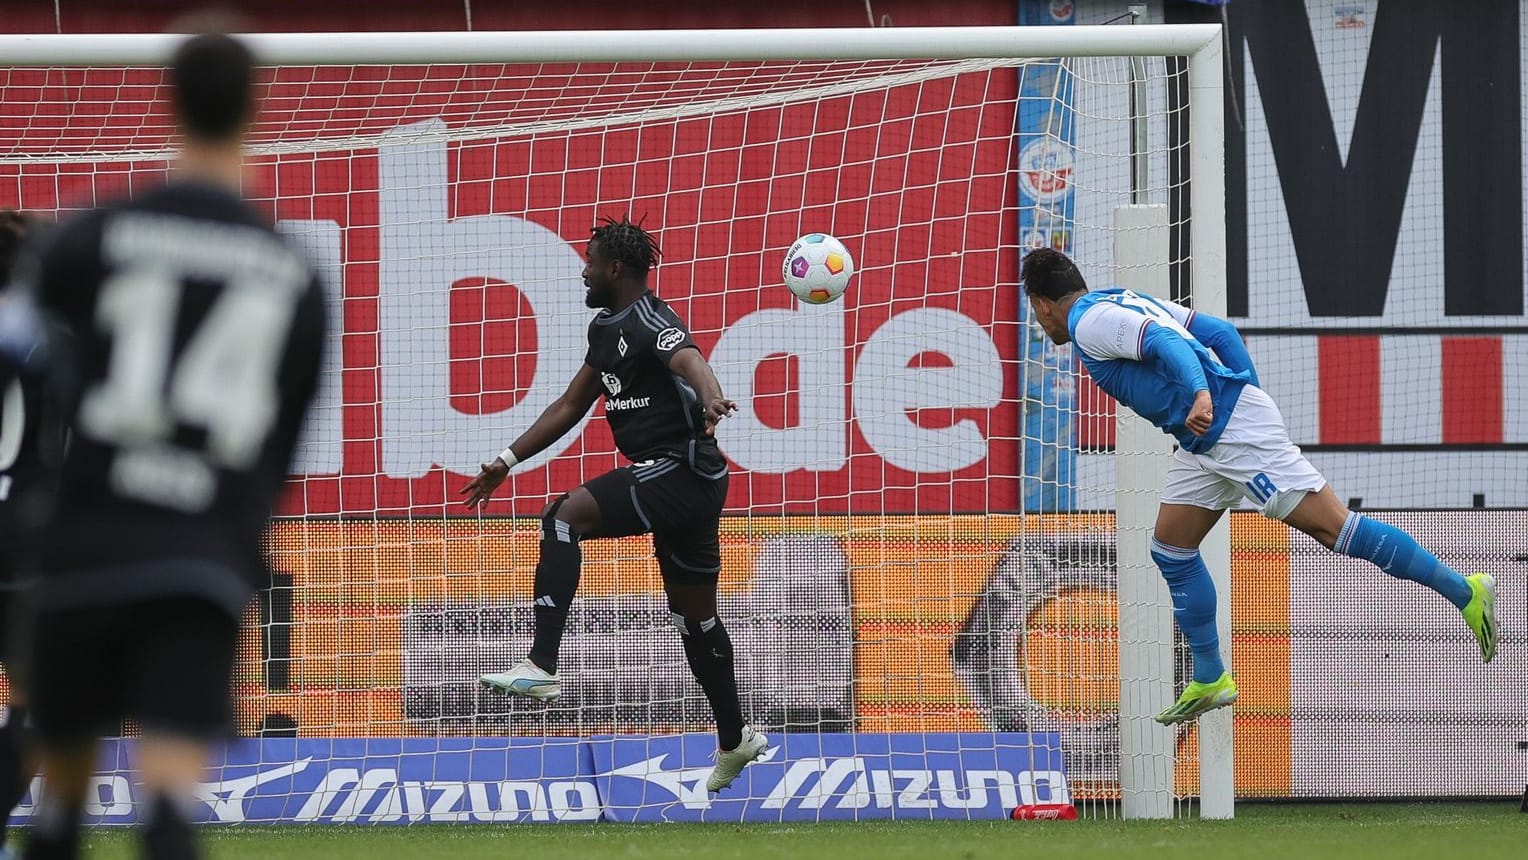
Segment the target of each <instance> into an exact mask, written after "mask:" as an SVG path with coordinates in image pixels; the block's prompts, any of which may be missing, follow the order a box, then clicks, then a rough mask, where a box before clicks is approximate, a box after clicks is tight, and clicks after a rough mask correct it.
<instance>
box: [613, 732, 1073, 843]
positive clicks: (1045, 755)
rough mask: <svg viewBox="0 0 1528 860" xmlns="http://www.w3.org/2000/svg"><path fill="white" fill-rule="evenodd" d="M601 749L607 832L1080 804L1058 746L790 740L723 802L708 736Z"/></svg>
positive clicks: (895, 738)
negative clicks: (647, 825)
mask: <svg viewBox="0 0 1528 860" xmlns="http://www.w3.org/2000/svg"><path fill="white" fill-rule="evenodd" d="M592 745H593V747H594V766H595V769H596V770H597V771H598V772H599V774H600V776H599V777H598V780H599V783H600V791H601V793H602V796H603V797H604V799H605V818H606V819H607V820H609V821H629V822H656V821H857V820H862V819H871V818H958V819H971V818H1007V817H1008V814H1009V813H1010V812H1011V811H1012V810H1013V808H1014V807H1015V806H1018V805H1019V804H1020V803H1067V802H1069V801H1070V794H1069V792H1068V789H1067V784H1066V774H1065V771H1064V768H1063V766H1062V761H1061V741H1060V738H1059V736H1057V735H1042V734H931V735H921V734H860V735H850V734H842V735H808V734H798V735H782V736H781V737H780V738H779V743H778V744H777V745H774V746H771V747H770V748H769V750H768V751H767V752H766V754H765V758H764V759H763V760H762V761H758V762H755V763H753V764H751V765H749V766H748V767H747V768H745V769H744V770H743V775H742V776H740V777H738V780H737V782H735V783H733V785H732V787H731V788H730V789H728V790H727V791H725V792H723V793H721V794H718V795H715V796H708V795H707V794H706V790H705V778H706V775H707V774H709V773H710V772H711V756H712V754H713V753H714V752H715V748H716V740H715V738H713V737H712V736H710V735H682V736H679V737H656V738H621V737H617V738H609V739H605V740H603V741H595V742H594V743H593V744H592Z"/></svg>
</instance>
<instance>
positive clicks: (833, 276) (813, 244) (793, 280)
mask: <svg viewBox="0 0 1528 860" xmlns="http://www.w3.org/2000/svg"><path fill="white" fill-rule="evenodd" d="M783 274H784V275H785V285H786V286H787V287H790V289H791V292H793V293H795V294H796V298H798V299H800V300H802V301H803V302H808V303H810V304H814V305H825V304H827V303H828V302H831V301H833V300H834V299H836V298H838V297H839V296H841V295H843V294H844V289H845V288H847V287H848V286H849V276H850V275H853V274H854V258H853V257H851V256H849V249H848V248H845V247H844V243H842V242H840V241H838V240H837V239H835V238H833V237H832V236H829V235H828V234H826V233H808V234H806V235H805V236H802V237H801V238H800V239H797V240H796V243H795V244H794V245H791V249H790V250H789V251H787V252H786V253H785V266H784V272H783Z"/></svg>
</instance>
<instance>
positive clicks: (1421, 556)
mask: <svg viewBox="0 0 1528 860" xmlns="http://www.w3.org/2000/svg"><path fill="white" fill-rule="evenodd" d="M1332 551H1333V552H1339V553H1342V554H1343V555H1345V556H1349V557H1351V558H1361V559H1363V560H1364V561H1367V562H1369V563H1371V564H1373V565H1374V566H1376V567H1378V568H1379V569H1380V570H1383V571H1384V572H1385V573H1388V574H1390V575H1391V576H1393V577H1395V578H1397V579H1409V580H1411V581H1412V582H1417V583H1421V584H1422V585H1425V586H1427V587H1428V588H1431V589H1432V590H1433V591H1436V592H1438V593H1439V594H1441V595H1443V596H1444V597H1445V598H1447V599H1448V602H1450V603H1452V604H1454V606H1456V607H1458V608H1459V609H1463V608H1464V607H1465V605H1466V604H1468V603H1469V602H1470V597H1471V594H1472V592H1471V591H1470V584H1469V583H1468V582H1466V581H1465V579H1464V577H1463V576H1460V575H1459V572H1458V571H1456V570H1454V569H1453V568H1451V567H1449V566H1448V565H1446V564H1444V563H1443V562H1441V561H1438V557H1437V556H1435V555H1433V554H1432V553H1430V552H1428V551H1427V550H1425V549H1423V548H1422V547H1421V546H1419V545H1418V544H1417V542H1416V540H1415V539H1413V538H1412V536H1411V535H1409V534H1406V533H1405V532H1403V531H1401V530H1400V529H1398V528H1396V527H1395V526H1391V525H1386V524H1385V523H1381V522H1377V521H1375V520H1371V519H1369V518H1368V517H1366V516H1364V515H1363V514H1360V513H1358V512H1356V511H1355V512H1352V513H1349V514H1348V518H1347V520H1346V521H1344V522H1343V524H1342V531H1340V532H1338V534H1337V543H1336V544H1335V545H1333V547H1332Z"/></svg>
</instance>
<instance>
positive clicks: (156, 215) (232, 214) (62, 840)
mask: <svg viewBox="0 0 1528 860" xmlns="http://www.w3.org/2000/svg"><path fill="white" fill-rule="evenodd" d="M168 78H169V82H170V84H171V92H172V98H173V108H174V112H175V117H176V120H177V123H178V125H179V130H180V133H181V136H182V151H181V157H180V159H179V162H178V164H177V165H176V166H175V171H174V173H173V175H172V179H171V181H170V182H169V183H168V184H167V185H165V186H163V187H161V188H159V189H157V190H154V191H151V192H149V193H146V194H143V195H141V196H139V197H138V198H137V199H135V200H133V201H132V202H129V203H122V204H118V205H114V206H107V207H104V208H101V209H97V210H95V211H92V212H90V213H88V214H86V215H84V216H82V217H80V218H78V219H77V220H75V221H74V222H73V223H71V224H69V225H67V226H66V227H64V228H63V229H62V230H61V231H60V232H59V234H58V235H57V236H55V237H54V238H53V240H52V241H50V242H48V243H46V244H45V245H43V246H41V249H40V251H39V253H38V255H37V259H36V261H35V263H34V264H33V265H31V266H30V267H27V269H24V270H23V272H22V273H21V277H20V278H19V279H18V289H20V290H23V291H24V292H25V293H27V294H29V295H30V296H32V297H34V299H35V301H36V304H37V306H38V308H39V309H40V311H41V312H42V313H43V314H45V315H47V316H49V317H51V318H54V319H56V320H58V321H60V322H62V323H63V324H64V325H65V326H66V327H67V328H68V329H69V330H71V331H72V333H73V338H72V339H71V341H70V342H68V347H67V349H63V348H58V347H59V346H60V345H58V344H55V345H54V346H55V349H54V353H55V357H54V362H53V363H54V364H55V367H54V370H55V372H62V370H63V368H64V367H72V368H74V372H73V374H72V377H73V382H74V384H73V386H72V392H73V393H72V395H71V396H70V397H68V398H67V399H66V402H65V406H66V407H67V409H66V414H69V415H71V416H72V417H73V422H72V427H73V438H72V440H71V444H70V450H69V454H68V457H67V459H66V461H65V463H64V466H63V471H62V475H61V484H60V490H59V498H58V507H57V511H56V513H55V516H54V517H53V519H52V521H51V523H50V524H49V525H48V526H47V527H46V528H45V529H44V532H43V537H42V539H41V541H40V543H39V547H40V549H39V571H40V576H39V579H38V584H37V588H36V604H37V616H36V619H35V628H36V629H35V632H34V634H33V635H32V637H31V643H30V645H31V654H30V658H31V670H30V672H29V674H28V679H29V686H28V692H29V693H30V694H31V696H32V699H33V713H34V716H35V719H36V725H37V731H38V735H39V739H40V742H41V750H42V758H43V769H44V773H45V776H46V786H47V788H46V791H45V792H44V793H43V798H42V801H41V803H40V805H39V806H38V809H37V812H36V814H35V816H34V818H33V834H32V838H31V839H30V840H29V843H28V845H27V854H26V856H28V857H31V858H38V860H42V858H55V857H73V856H75V855H76V853H77V852H78V848H79V835H80V834H79V831H80V815H81V809H82V806H83V803H84V801H85V793H86V788H87V786H88V783H89V777H90V775H91V772H92V769H93V765H94V764H95V738H97V737H98V736H100V734H102V733H103V732H105V731H112V730H115V728H116V727H117V726H119V725H120V723H121V721H122V720H123V719H124V718H131V719H133V720H136V721H137V723H138V724H139V725H140V726H141V727H142V731H143V735H142V739H141V741H140V742H139V745H138V762H137V767H138V774H139V778H140V780H141V782H142V785H143V788H144V790H145V792H146V794H145V799H144V802H142V803H141V804H140V806H139V815H140V817H141V820H142V823H143V825H144V840H145V843H146V848H147V855H148V856H149V857H154V858H174V859H175V860H182V858H191V857H195V856H198V851H197V847H196V844H195V840H194V838H193V834H192V831H191V825H190V816H191V812H192V809H193V808H194V805H195V803H196V801H195V800H194V795H193V791H194V790H195V787H196V785H197V783H198V782H199V781H200V780H201V778H202V772H203V768H204V764H205V761H206V757H207V753H208V749H209V746H210V744H211V742H213V741H214V740H216V739H217V738H219V737H220V736H223V735H225V734H227V733H228V732H229V731H230V730H231V728H232V712H231V705H230V698H229V682H230V673H231V670H232V665H233V656H234V647H235V643H236V640H237V638H238V623H239V616H240V614H241V612H242V610H243V609H244V606H245V604H246V603H247V602H248V601H249V599H250V597H251V595H252V594H253V592H254V589H255V586H256V584H258V583H260V582H262V581H264V577H265V568H264V563H263V561H262V558H261V552H260V538H261V534H262V533H263V531H264V529H265V526H266V523H267V522H268V520H269V517H270V510H271V506H272V505H273V503H274V502H275V500H276V497H277V494H278V492H279V490H280V489H281V486H282V483H283V481H284V479H285V476H286V474H287V469H288V465H289V462H290V459H291V454H292V449H293V446H294V445H295V443H296V439H297V433H298V429H299V426H300V424H301V421H302V417H303V413H304V411H305V410H306V408H307V404H308V401H309V400H310V399H311V397H312V393H313V390H314V387H315V385H316V382H317V376H318V367H319V357H320V352H321V350H322V348H323V340H324V307H323V298H322V295H321V292H320V287H319V285H318V282H317V280H316V278H315V276H314V273H313V271H312V270H311V268H310V267H309V265H308V264H307V262H306V261H305V260H304V259H303V257H302V256H301V255H300V254H299V253H298V252H296V251H295V250H294V249H293V248H292V247H291V246H290V245H289V244H288V243H287V242H286V241H285V240H283V239H282V238H281V237H280V236H279V235H277V234H276V233H275V232H274V231H273V230H272V229H271V227H270V226H269V225H268V224H267V223H266V222H265V221H264V219H263V218H262V217H261V216H260V215H259V214H258V213H257V212H255V211H254V210H253V209H252V208H251V207H250V206H249V205H248V204H246V203H245V202H244V201H243V200H242V199H241V197H240V195H239V189H240V186H241V181H242V174H243V142H244V137H245V133H246V130H247V129H248V127H249V124H250V122H251V120H252V118H253V116H254V61H253V58H252V57H251V56H250V53H249V51H248V50H247V49H246V48H245V47H244V46H243V45H242V44H241V43H239V42H238V41H236V40H234V39H232V38H229V37H227V36H221V35H202V36H196V37H193V38H190V39H188V40H186V41H185V42H183V43H182V44H181V45H180V47H179V49H178V50H177V51H176V53H175V56H174V58H173V60H172V62H171V68H170V72H169V76H168Z"/></svg>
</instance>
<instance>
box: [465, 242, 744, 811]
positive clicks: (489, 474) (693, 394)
mask: <svg viewBox="0 0 1528 860" xmlns="http://www.w3.org/2000/svg"><path fill="white" fill-rule="evenodd" d="M657 263H658V249H657V247H656V245H655V244H654V242H653V238H652V236H650V235H648V234H647V232H646V231H645V230H643V229H642V228H641V227H638V226H637V225H635V224H632V223H631V222H630V221H625V220H623V221H611V220H609V219H607V220H605V222H604V223H602V224H601V225H600V226H599V227H596V228H595V229H594V231H593V236H592V237H591V238H590V239H589V248H588V264H587V265H585V266H584V285H585V286H586V287H587V288H588V291H589V292H588V295H586V296H585V299H584V301H585V304H587V305H588V306H589V307H591V308H601V310H600V312H599V314H598V315H596V316H595V318H594V320H593V321H592V322H591V323H590V324H589V351H588V353H587V354H586V356H585V358H584V366H583V367H582V368H581V369H580V370H579V371H578V373H577V374H575V375H574V377H573V381H572V383H571V384H569V385H568V390H567V391H565V392H564V393H563V395H562V396H561V397H559V398H558V399H557V400H556V401H555V402H553V403H552V405H551V406H549V407H547V410H546V411H545V412H543V413H542V414H541V416H540V417H539V418H537V419H536V421H535V423H534V424H532V425H531V426H530V428H529V429H527V430H526V431H525V432H524V433H523V434H521V436H520V438H519V439H516V440H515V441H514V443H513V444H512V445H510V446H509V447H508V448H505V449H504V452H503V453H501V454H500V455H499V456H498V457H497V458H495V459H494V460H493V462H491V463H488V464H486V465H484V466H483V471H482V473H481V474H479V475H478V476H477V477H476V478H474V479H473V480H472V482H471V483H470V484H468V485H467V486H465V487H463V488H462V494H463V495H465V496H466V504H467V505H468V506H469V507H476V506H478V505H481V504H482V503H483V502H485V501H487V500H488V497H489V496H490V495H492V494H493V491H494V489H496V488H497V487H498V486H499V484H500V483H502V482H503V481H504V478H505V477H506V476H507V475H508V474H509V470H510V468H511V467H512V466H514V465H515V464H516V463H519V462H522V461H524V460H527V459H529V458H530V457H533V456H535V455H536V454H538V453H540V452H541V451H542V450H544V449H545V448H546V447H547V446H548V445H550V444H552V443H553V442H555V441H557V440H558V439H560V438H562V436H563V434H565V433H567V432H568V431H569V430H571V429H573V426H574V425H575V424H577V423H578V422H579V420H580V419H582V418H583V417H584V415H585V414H587V413H588V411H589V407H591V406H593V405H594V401H595V400H596V399H598V398H599V396H600V395H601V394H604V395H605V419H606V421H608V422H609V424H610V432H611V433H612V435H614V436H615V443H616V447H618V448H620V449H621V453H622V454H624V455H626V457H627V459H629V460H631V461H632V464H631V465H630V466H626V467H624V468H620V469H616V470H615V471H612V472H607V473H605V474H603V475H600V476H599V477H597V478H594V479H593V480H591V481H589V482H588V483H586V484H584V485H583V486H581V487H576V488H574V489H573V490H572V492H569V493H567V494H565V495H562V496H560V497H558V499H557V500H556V501H554V502H552V504H550V505H548V506H547V508H546V511H545V512H544V513H543V514H542V517H541V560H540V562H539V563H538V564H537V565H536V583H535V594H536V601H535V613H536V633H535V641H534V643H533V644H532V645H531V652H530V657H529V658H528V659H526V660H524V661H522V662H521V663H520V664H519V665H517V666H515V667H514V668H512V669H510V670H509V671H507V672H502V673H498V674H493V675H484V676H483V678H482V683H483V684H484V685H485V686H487V687H489V688H490V689H493V690H498V691H501V692H505V693H512V694H515V695H521V696H529V697H531V698H534V699H540V700H542V701H550V700H553V699H556V698H557V697H558V696H559V695H560V694H561V692H562V689H561V687H560V686H559V683H560V682H559V678H558V675H557V652H558V648H559V646H560V645H561V643H562V634H563V628H564V626H565V625H566V624H567V619H568V608H569V606H570V605H571V604H572V602H573V594H574V592H575V591H576V590H577V589H578V579H579V569H580V567H581V565H582V563H583V555H582V553H581V552H580V550H579V542H580V541H582V540H587V539H590V538H609V537H622V536H625V535H639V534H645V533H647V532H652V535H653V551H654V553H655V554H656V555H657V559H658V569H659V570H660V571H661V572H662V574H663V590H664V592H665V593H666V594H667V595H668V604H669V612H670V618H671V620H672V622H673V624H674V627H675V628H676V629H677V630H678V631H679V637H680V640H681V641H682V642H683V644H684V654H685V658H686V659H687V661H688V662H689V664H690V671H691V672H693V673H694V675H695V680H696V681H698V682H699V683H700V687H701V689H702V690H704V691H705V694H706V699H707V700H708V701H709V702H710V703H711V711H712V713H713V714H714V715H715V717H716V737H717V741H718V746H719V749H718V752H717V757H716V767H715V768H714V769H713V770H712V772H711V775H710V777H709V778H708V779H707V780H706V787H707V788H708V789H709V790H711V791H720V790H722V789H724V788H726V787H727V786H729V785H731V784H732V781H733V780H735V779H737V777H738V774H740V773H741V772H742V770H743V767H744V766H745V765H747V764H748V763H749V762H751V761H753V760H754V759H756V758H758V757H759V756H761V755H763V754H764V749H765V745H766V741H765V738H764V735H762V734H760V733H758V732H755V731H754V730H753V729H752V728H750V727H748V726H747V725H745V724H744V722H743V713H742V710H743V709H742V705H741V703H740V701H739V699H738V691H737V675H736V671H735V669H734V666H733V661H732V639H731V638H730V637H729V636H728V635H727V628H726V627H725V626H723V624H722V620H721V617H720V616H719V615H718V614H717V610H716V590H717V578H718V577H719V576H720V575H721V569H722V558H721V541H720V537H719V535H718V529H719V528H720V524H721V513H722V506H723V505H724V504H725V503H726V501H727V461H726V459H725V458H724V457H722V454H721V451H720V449H718V448H717V446H716V438H715V436H714V435H713V431H714V430H715V428H716V423H717V422H718V421H721V420H722V419H723V418H725V417H727V416H728V415H730V414H732V412H733V410H735V409H736V408H737V405H736V404H735V403H733V402H732V401H731V400H728V399H727V398H726V397H724V396H723V395H722V389H721V385H720V384H719V383H717V381H716V375H715V374H713V373H712V372H711V366H710V365H709V364H707V363H706V360H705V358H704V357H702V356H701V354H700V350H699V348H697V347H696V346H695V341H694V340H692V339H691V338H690V332H689V329H688V328H686V327H685V324H684V322H683V321H682V320H680V319H679V317H678V315H676V314H675V313H674V311H673V310H671V309H670V308H669V306H668V305H667V304H665V303H664V302H663V300H661V299H659V298H658V297H657V296H655V295H653V293H652V291H651V290H649V289H648V287H647V272H648V270H649V269H651V268H652V267H653V266H655V265H657Z"/></svg>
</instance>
